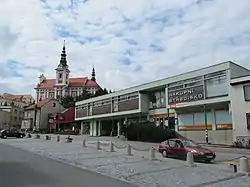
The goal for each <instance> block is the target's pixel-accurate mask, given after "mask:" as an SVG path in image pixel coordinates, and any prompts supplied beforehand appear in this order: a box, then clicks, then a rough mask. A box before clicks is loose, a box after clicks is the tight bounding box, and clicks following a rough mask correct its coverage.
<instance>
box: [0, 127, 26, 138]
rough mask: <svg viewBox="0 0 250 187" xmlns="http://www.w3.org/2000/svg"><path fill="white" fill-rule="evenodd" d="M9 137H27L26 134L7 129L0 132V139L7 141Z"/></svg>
mask: <svg viewBox="0 0 250 187" xmlns="http://www.w3.org/2000/svg"><path fill="white" fill-rule="evenodd" d="M8 137H16V138H23V137H25V133H22V132H19V131H17V130H7V129H5V130H1V131H0V138H2V139H5V138H8Z"/></svg>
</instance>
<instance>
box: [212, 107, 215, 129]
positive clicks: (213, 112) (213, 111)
mask: <svg viewBox="0 0 250 187" xmlns="http://www.w3.org/2000/svg"><path fill="white" fill-rule="evenodd" d="M211 113H212V122H213V123H212V130H213V131H215V130H216V115H215V110H214V109H212V110H211Z"/></svg>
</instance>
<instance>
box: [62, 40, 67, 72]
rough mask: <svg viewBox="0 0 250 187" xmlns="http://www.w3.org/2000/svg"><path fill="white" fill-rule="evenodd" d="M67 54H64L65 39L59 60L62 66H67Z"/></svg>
mask: <svg viewBox="0 0 250 187" xmlns="http://www.w3.org/2000/svg"><path fill="white" fill-rule="evenodd" d="M66 57H67V54H66V47H65V40H64V41H63V49H62V53H61V60H60V65H61V66H62V67H67V66H68V65H67V59H66Z"/></svg>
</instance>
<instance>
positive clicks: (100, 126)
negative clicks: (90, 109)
mask: <svg viewBox="0 0 250 187" xmlns="http://www.w3.org/2000/svg"><path fill="white" fill-rule="evenodd" d="M98 125H99V128H98V136H101V130H102V122H101V121H98Z"/></svg>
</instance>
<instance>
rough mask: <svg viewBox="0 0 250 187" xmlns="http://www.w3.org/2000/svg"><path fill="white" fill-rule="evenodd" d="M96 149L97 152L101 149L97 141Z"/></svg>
mask: <svg viewBox="0 0 250 187" xmlns="http://www.w3.org/2000/svg"><path fill="white" fill-rule="evenodd" d="M96 149H97V150H100V149H101V147H100V142H99V141H97V142H96Z"/></svg>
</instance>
